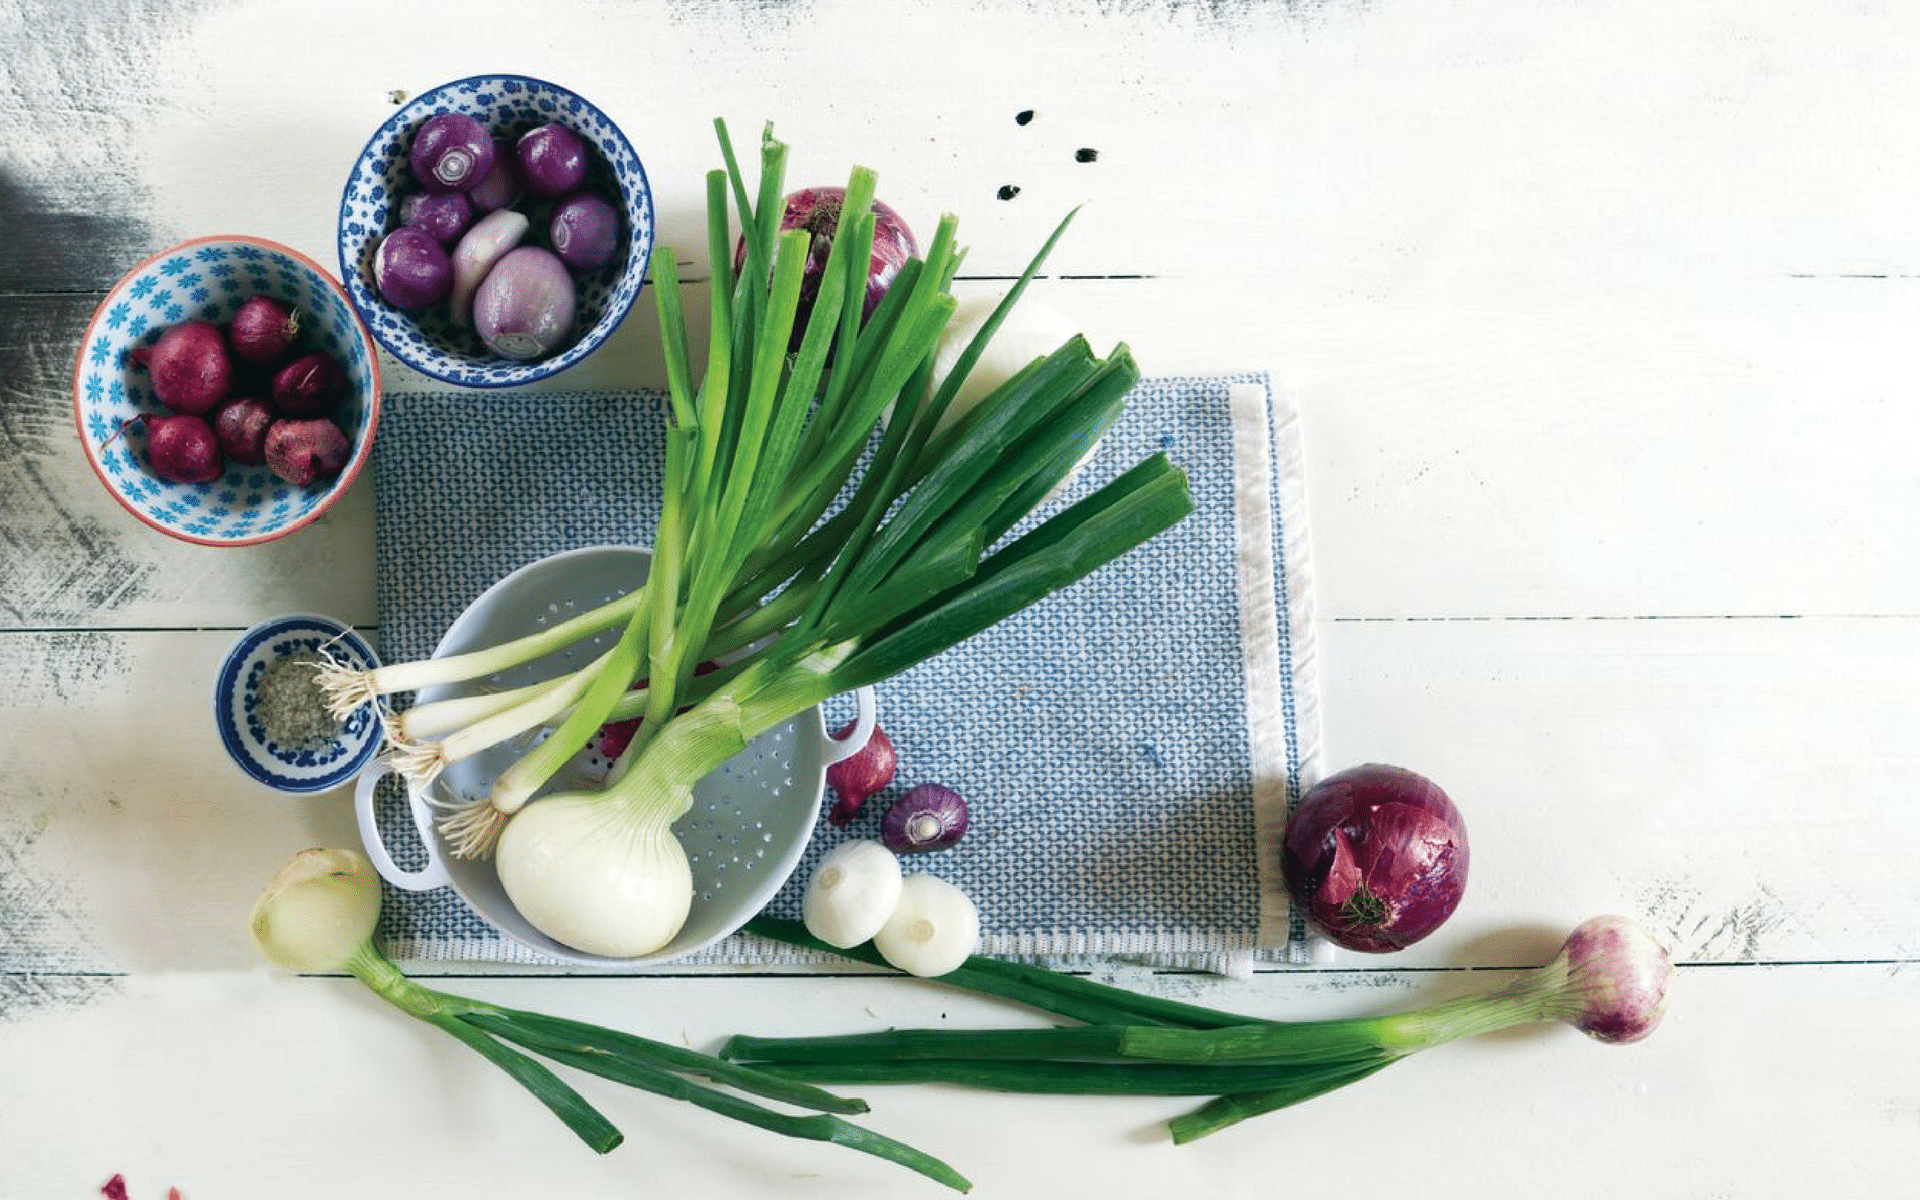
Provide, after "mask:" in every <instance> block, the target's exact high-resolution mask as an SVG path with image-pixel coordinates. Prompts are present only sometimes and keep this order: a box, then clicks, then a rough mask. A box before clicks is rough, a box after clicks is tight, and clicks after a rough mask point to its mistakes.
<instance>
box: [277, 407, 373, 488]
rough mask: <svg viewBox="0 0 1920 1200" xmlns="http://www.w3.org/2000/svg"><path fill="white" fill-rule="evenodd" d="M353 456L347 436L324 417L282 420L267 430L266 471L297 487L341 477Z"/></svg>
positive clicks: (351, 446) (285, 418)
mask: <svg viewBox="0 0 1920 1200" xmlns="http://www.w3.org/2000/svg"><path fill="white" fill-rule="evenodd" d="M352 453H353V444H352V443H351V442H349V441H347V435H346V434H344V433H342V432H340V427H339V426H338V425H335V424H334V423H333V422H332V421H329V420H327V419H325V418H324V417H317V418H313V419H311V420H296V419H292V418H288V417H282V418H281V419H280V420H278V421H275V422H274V423H273V427H272V428H270V429H268V430H267V469H268V470H270V471H272V472H273V473H274V474H275V475H278V476H279V477H280V478H282V479H284V480H286V481H287V482H288V483H291V484H293V485H294V486H295V487H305V486H306V485H308V484H310V483H313V482H315V481H316V480H321V479H330V478H332V477H333V476H335V475H338V474H339V473H340V468H341V467H344V466H346V465H347V459H348V458H349V457H350V456H351V455H352Z"/></svg>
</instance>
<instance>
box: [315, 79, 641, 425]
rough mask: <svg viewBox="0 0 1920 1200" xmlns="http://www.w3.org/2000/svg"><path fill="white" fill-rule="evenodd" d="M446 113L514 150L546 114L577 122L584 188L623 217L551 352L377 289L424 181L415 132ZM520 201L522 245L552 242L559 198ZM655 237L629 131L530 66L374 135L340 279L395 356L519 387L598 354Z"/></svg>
mask: <svg viewBox="0 0 1920 1200" xmlns="http://www.w3.org/2000/svg"><path fill="white" fill-rule="evenodd" d="M448 113H464V114H466V115H467V116H470V117H473V118H474V119H475V120H477V121H479V122H480V124H481V125H482V126H484V127H485V128H486V130H487V132H488V133H489V134H491V135H492V136H493V138H494V139H495V140H496V143H498V142H499V141H500V140H502V139H504V142H505V144H506V145H507V146H508V147H512V146H514V145H515V144H517V142H518V141H519V139H520V138H521V137H522V136H523V135H525V134H527V133H529V132H531V131H532V130H534V129H537V128H539V127H540V126H543V125H546V124H549V123H556V122H557V123H558V124H561V125H564V126H565V127H567V128H568V129H571V130H572V131H573V132H575V133H577V134H579V135H580V137H581V139H582V140H583V141H584V142H585V143H586V146H587V148H588V150H589V151H591V164H590V169H589V175H588V177H587V181H586V183H585V185H584V187H585V188H586V189H587V190H590V191H594V192H597V193H599V194H600V195H601V196H602V197H604V198H605V199H606V200H608V201H610V202H612V203H613V206H614V209H615V210H616V211H617V212H618V214H619V216H620V222H621V226H622V229H621V233H622V238H621V247H620V250H619V252H618V253H617V254H616V255H615V256H614V259H613V261H612V262H610V263H608V264H607V265H605V266H603V267H601V268H599V269H598V270H595V271H589V272H584V273H577V274H576V276H575V278H574V281H573V282H574V294H575V308H574V323H573V330H572V333H571V334H570V338H571V340H569V341H566V342H563V343H562V344H561V345H560V346H559V348H557V349H556V350H555V351H554V352H552V353H550V354H548V355H546V356H545V357H542V358H536V359H515V358H506V357H502V356H501V355H498V354H495V353H493V352H492V351H491V350H489V349H488V348H487V347H486V346H485V345H484V344H483V343H482V342H481V340H480V338H479V335H478V334H477V333H475V332H474V329H473V328H472V326H471V325H470V324H468V323H465V322H458V321H455V320H454V318H453V316H452V314H451V312H450V306H449V305H448V304H447V303H445V302H441V303H439V304H433V305H429V306H427V307H424V308H416V309H402V308H398V307H396V306H394V305H392V304H389V303H388V302H387V301H386V300H385V299H384V298H382V296H381V294H380V291H379V288H378V286H377V285H376V283H375V280H374V273H373V264H374V256H375V253H376V252H377V251H378V250H379V248H380V243H381V241H382V240H383V239H384V238H385V237H386V235H387V234H388V233H390V232H392V230H393V229H394V228H395V227H397V226H398V225H399V224H400V219H399V214H400V208H401V205H402V203H403V202H404V201H405V199H406V198H407V197H408V196H409V195H411V194H412V193H414V192H417V191H420V190H421V189H420V185H419V184H418V183H417V182H416V181H415V179H414V177H413V173H412V168H411V165H410V158H409V156H410V152H411V149H412V146H413V141H414V134H415V132H416V131H417V130H418V129H419V128H420V126H421V125H422V124H424V123H425V122H426V121H427V120H429V119H430V118H433V117H436V116H442V115H444V114H448ZM517 207H518V208H519V210H520V211H522V212H523V213H525V214H526V215H528V216H529V218H530V222H529V228H528V231H527V233H526V235H525V238H524V240H523V241H522V243H521V244H522V245H543V244H545V239H546V237H547V233H546V228H547V224H546V217H547V213H546V209H549V208H551V207H552V204H551V203H550V202H548V203H545V204H541V203H539V202H533V201H527V200H524V199H523V200H522V201H521V202H520V203H519V204H518V205H517ZM653 239H654V208H653V190H652V188H651V187H650V186H649V185H648V183H647V172H646V167H645V166H644V165H643V164H642V163H641V161H640V156H639V155H638V154H637V153H635V151H634V148H633V144H632V143H631V142H629V141H628V140H627V136H626V134H624V133H623V132H621V130H620V127H619V126H618V125H616V124H615V123H614V122H613V120H612V118H610V117H609V116H607V114H606V113H604V112H602V111H601V110H600V109H599V108H598V107H596V106H595V105H594V104H592V103H590V102H589V101H588V100H586V99H585V98H584V97H581V96H579V95H577V94H575V93H574V92H572V91H569V90H568V89H566V88H564V87H561V86H560V85H558V84H554V83H548V82H547V81H545V80H542V79H533V78H530V77H528V76H525V75H472V76H468V77H467V78H465V79H457V80H455V81H453V82H452V83H445V84H442V85H440V86H439V87H436V88H434V89H433V90H431V91H428V92H423V93H421V94H420V95H418V96H416V97H414V98H413V99H412V100H410V101H408V102H407V103H406V104H404V105H402V106H401V107H400V108H399V110H397V111H396V112H395V113H394V114H393V115H392V116H391V117H389V118H387V120H386V121H385V122H384V123H383V124H382V125H381V126H380V128H379V129H377V130H375V131H374V134H373V136H372V137H371V138H370V139H368V141H367V144H366V148H365V149H363V150H362V151H361V152H360V157H359V158H358V159H356V160H355V161H354V164H353V169H352V171H351V172H350V173H349V174H348V176H347V183H346V187H345V189H344V190H343V192H342V194H341V197H340V222H339V252H340V276H341V278H342V279H343V280H345V282H346V285H347V294H348V295H349V296H350V297H352V299H353V304H354V307H355V308H356V309H358V310H359V312H360V316H361V318H362V319H363V320H364V321H365V322H366V323H367V327H368V328H369V329H371V330H372V331H373V336H374V338H375V339H376V340H378V341H379V343H380V345H382V346H383V347H385V348H386V350H387V352H388V353H390V354H392V355H393V356H394V357H395V358H397V359H399V360H400V361H401V362H403V363H405V364H406V365H407V366H409V367H412V368H413V369H414V370H416V371H419V372H420V373H421V374H423V375H428V376H431V377H432V378H434V379H438V380H440V381H441V382H443V383H450V384H454V385H456V386H459V387H471V388H509V387H518V386H521V385H523V384H529V383H534V382H536V381H538V380H542V379H546V378H549V377H551V376H553V375H557V374H559V373H560V372H562V371H565V370H566V369H567V368H569V367H572V366H575V365H577V364H578V363H580V362H581V361H582V360H584V359H585V358H586V357H587V356H588V355H590V354H592V353H593V352H594V350H596V349H598V348H599V347H600V346H601V345H602V344H604V343H605V342H606V340H607V338H608V337H609V336H610V335H611V334H612V333H613V331H614V330H615V329H616V328H618V327H619V325H620V322H621V321H622V320H624V319H625V318H626V315H627V313H628V311H629V310H631V309H632V307H633V302H634V301H635V300H636V299H637V298H638V297H639V295H640V288H641V285H642V284H643V283H644V282H645V280H646V275H647V262H648V259H649V257H650V256H651V254H652V252H653ZM456 248H457V243H456Z"/></svg>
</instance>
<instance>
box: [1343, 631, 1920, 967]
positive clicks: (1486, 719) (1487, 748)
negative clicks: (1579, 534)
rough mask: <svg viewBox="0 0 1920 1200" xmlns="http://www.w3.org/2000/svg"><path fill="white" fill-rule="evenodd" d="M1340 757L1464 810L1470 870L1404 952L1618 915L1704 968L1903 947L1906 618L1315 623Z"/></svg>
mask: <svg viewBox="0 0 1920 1200" xmlns="http://www.w3.org/2000/svg"><path fill="white" fill-rule="evenodd" d="M1321 634H1322V635H1323V636H1322V640H1321V646H1320V655H1321V657H1320V670H1321V679H1322V681H1323V684H1324V689H1325V694H1324V699H1323V705H1322V712H1323V715H1324V717H1325V720H1326V729H1327V735H1326V744H1325V750H1326V753H1325V758H1324V761H1325V765H1326V767H1327V769H1328V770H1329V771H1333V770H1339V769H1342V768H1343V767H1346V766H1350V765H1353V764H1355V763H1359V762H1363V761H1386V762H1393V763H1398V764H1400V765H1402V766H1406V767H1410V768H1412V769H1414V770H1418V771H1421V772H1423V773H1425V774H1427V775H1429V776H1430V777H1431V778H1433V779H1434V780H1436V781H1437V782H1439V783H1440V784H1441V785H1442V786H1443V787H1445V788H1446V789H1447V790H1448V792H1449V793H1450V794H1451V795H1452V797H1453V798H1454V800H1455V802H1456V803H1457V804H1458V805H1459V806H1460V808H1461V810H1462V813H1463V815H1464V816H1465V818H1466V820H1467V822H1468V830H1469V836H1470V840H1471V843H1472V847H1473V862H1472V868H1471V882H1470V883H1469V886H1468V891H1467V895H1466V897H1465V899H1464V900H1463V901H1462V903H1461V906H1460V908H1459V910H1458V911H1457V912H1456V913H1455V914H1454V917H1453V918H1452V920H1451V921H1449V923H1448V924H1447V925H1445V926H1444V927H1442V929H1441V930H1440V931H1438V932H1437V933H1435V934H1434V935H1433V936H1432V937H1430V938H1429V939H1428V940H1427V941H1425V942H1422V943H1420V944H1419V945H1417V946H1415V947H1413V948H1412V949H1410V950H1409V951H1407V952H1405V954H1404V955H1401V956H1396V957H1401V958H1405V959H1408V960H1409V961H1413V962H1419V963H1448V962H1459V961H1473V962H1512V961H1525V960H1526V958H1525V954H1524V952H1522V953H1521V954H1520V957H1518V958H1517V959H1516V958H1515V957H1514V954H1515V952H1516V950H1517V949H1518V946H1517V945H1516V939H1519V940H1520V941H1522V942H1523V941H1524V939H1525V937H1526V936H1527V935H1528V934H1529V932H1530V931H1535V930H1538V929H1539V928H1540V927H1541V926H1542V925H1544V926H1545V927H1547V928H1550V929H1552V928H1560V927H1563V926H1571V925H1572V924H1573V923H1575V922H1577V921H1579V920H1581V919H1583V918H1585V917H1587V916H1590V915H1593V914H1595V913H1600V912H1609V911H1624V912H1627V913H1630V914H1633V915H1636V916H1638V917H1640V918H1641V919H1643V920H1645V921H1647V922H1648V923H1649V925H1650V927H1652V928H1654V929H1656V930H1658V931H1659V932H1660V934H1661V935H1662V936H1663V938H1664V939H1666V940H1667V941H1668V943H1669V944H1670V945H1672V946H1673V947H1674V949H1675V951H1676V953H1677V954H1678V955H1679V956H1680V957H1681V958H1682V959H1685V960H1689V961H1712V962H1740V961H1749V960H1756V959H1761V960H1786V961H1817V960H1826V959H1901V960H1907V961H1911V960H1912V959H1913V958H1914V957H1915V956H1916V954H1920V937H1917V935H1916V928H1920V927H1917V926H1916V923H1915V921H1914V914H1915V913H1916V912H1920V876H1916V875H1915V873H1914V872H1913V871H1911V870H1909V869H1907V868H1906V867H1905V866H1904V865H1900V864H1906V863H1910V862H1912V861H1914V860H1915V859H1916V857H1920V809H1917V808H1916V806H1915V805H1913V804H1912V803H1911V802H1910V800H1909V793H1910V790H1911V789H1910V788H1909V786H1908V780H1910V779H1911V778H1913V774H1914V770H1915V768H1916V765H1917V763H1916V746H1915V743H1914V738H1913V731H1914V730H1915V729H1920V623H1916V622H1914V621H1912V620H1895V619H1855V620H1846V619H1838V620H1764V621H1744V620H1737V621H1728V620H1647V621H1611V620H1605V621H1589V620H1577V619H1576V620H1552V621H1464V622H1461V621H1433V622H1426V621H1411V622H1401V621H1394V622H1355V623H1336V624H1333V625H1329V626H1322V628H1321Z"/></svg>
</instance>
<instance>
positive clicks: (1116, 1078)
mask: <svg viewBox="0 0 1920 1200" xmlns="http://www.w3.org/2000/svg"><path fill="white" fill-rule="evenodd" d="M755 1065H757V1066H758V1067H759V1068H760V1069H761V1070H762V1071H765V1072H766V1073H768V1074H770V1075H777V1076H780V1077H782V1078H786V1079H794V1080H806V1081H807V1082H810V1083H821V1084H883V1085H891V1084H902V1083H945V1084H952V1085H955V1086H957V1087H970V1088H979V1089H981V1090H984V1091H993V1092H1031V1093H1041V1094H1046V1095H1055V1096H1219V1095H1226V1094H1238V1093H1251V1092H1256V1091H1272V1090H1277V1089H1281V1088H1287V1089H1294V1090H1301V1089H1306V1088H1310V1087H1315V1086H1324V1085H1327V1084H1332V1085H1334V1086H1339V1085H1340V1084H1344V1083H1346V1082H1349V1081H1350V1076H1351V1075H1352V1074H1353V1071H1354V1068H1353V1066H1352V1064H1349V1063H1336V1064H1333V1065H1330V1066H1324V1065H1315V1066H1234V1067H1202V1066H1189V1065H1184V1064H1177V1063H1136V1062H1078V1061H1072V1060H1062V1059H1041V1060H1037V1061H1031V1062H1009V1061H1005V1060H1002V1059H940V1058H922V1059H911V1060H907V1061H902V1062H884V1061H879V1062H786V1061H777V1062H761V1063H756V1064H755Z"/></svg>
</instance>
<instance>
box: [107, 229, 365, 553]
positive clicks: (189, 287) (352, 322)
mask: <svg viewBox="0 0 1920 1200" xmlns="http://www.w3.org/2000/svg"><path fill="white" fill-rule="evenodd" d="M255 294H265V295H268V296H272V297H273V298H274V299H276V300H279V301H282V302H283V303H286V304H290V305H292V306H293V307H295V308H297V309H299V310H300V313H301V316H302V319H303V325H302V330H303V334H302V341H303V344H305V345H307V346H309V347H310V348H312V349H316V350H325V351H326V352H327V353H329V354H331V355H333V357H334V360H335V361H336V362H338V363H339V364H340V369H341V370H342V371H343V372H344V373H345V374H346V377H347V387H346V392H345V395H344V396H343V398H342V399H341V401H340V405H339V408H338V409H337V410H336V411H335V412H333V413H331V414H329V415H331V416H332V417H333V418H334V420H335V421H336V422H338V424H339V425H340V428H341V431H342V432H344V433H345V434H346V435H347V440H348V442H350V443H351V444H352V446H353V454H352V457H350V458H348V460H347V465H346V466H345V467H344V468H342V469H341V471H340V473H339V474H338V475H337V476H335V477H334V478H333V479H331V480H328V481H326V482H324V483H316V484H313V485H310V486H308V487H295V486H293V485H292V484H289V483H286V482H285V481H283V480H281V479H280V478H278V477H277V476H275V475H274V474H273V473H272V472H271V471H269V470H267V468H266V467H264V466H259V467H250V466H244V465H242V464H239V463H230V464H228V466H227V472H226V474H225V475H223V476H222V477H221V478H220V479H218V480H216V481H215V482H213V483H172V482H169V481H168V480H165V479H162V478H160V477H159V476H157V475H155V474H154V473H153V472H152V471H150V470H149V469H148V468H147V461H146V433H145V431H144V430H143V429H142V427H140V426H138V425H133V426H128V425H127V422H128V421H129V420H130V419H132V418H133V417H134V416H135V415H137V414H140V413H165V412H166V411H167V409H166V406H164V405H162V404H161V403H160V401H159V400H158V399H156V398H155V397H154V394H153V389H152V388H151V387H150V386H149V385H148V383H147V373H146V371H144V370H142V369H139V368H136V367H134V366H133V365H132V364H131V363H130V362H129V361H128V359H127V352H128V351H130V350H132V349H133V348H134V347H136V346H150V345H152V344H153V343H154V342H156V341H158V340H159V338H160V334H161V333H162V332H163V331H165V329H166V328H167V327H168V326H170V325H173V324H176V323H178V322H180V321H184V320H187V319H189V318H193V317H198V318H201V319H203V320H208V321H212V322H214V323H215V324H223V323H225V322H226V321H229V320H231V319H232V317H233V314H234V313H235V311H237V310H238V309H239V307H240V305H241V304H242V303H244V302H245V301H246V300H247V298H248V297H250V296H253V295H255ZM73 415H74V421H75V423H76V424H77V425H78V427H79V432H80V445H81V447H82V448H83V449H84V450H85V451H86V455H87V461H88V462H89V463H91V464H92V466H93V470H94V473H95V474H97V475H98V476H99V477H100V482H102V483H104V484H106V486H107V491H109V492H111V493H112V494H113V497H114V499H116V500H118V501H119V502H120V503H121V504H122V505H124V506H125V507H126V509H127V511H128V512H130V513H132V514H133V515H134V516H136V517H138V518H140V519H141V520H142V521H145V522H146V523H147V524H149V525H151V526H153V527H154V528H155V529H158V530H160V531H161V532H162V533H167V534H171V535H173V536H174V537H177V538H179V539H181V540H182V541H187V542H196V543H199V544H200V545H203V546H251V545H254V544H256V543H259V542H267V541H272V540H273V539H274V538H279V537H285V536H286V535H287V534H289V533H292V532H293V531H294V530H296V529H299V528H301V527H302V526H304V525H307V524H309V523H311V522H312V521H314V520H315V519H316V518H318V517H319V516H320V514H321V513H323V512H325V511H326V510H327V509H328V507H330V506H331V505H332V504H333V502H334V501H335V500H337V499H339V497H340V496H341V495H342V494H343V493H345V492H346V490H347V488H348V487H350V486H351V485H352V483H353V481H354V478H355V477H356V476H358V475H359V474H360V469H361V468H362V467H363V466H365V465H366V462H367V459H368V457H369V456H370V452H371V448H372V446H373V431H374V427H375V425H377V424H378V423H379V420H380V362H379V355H378V353H377V351H376V350H375V347H374V344H373V340H372V339H371V338H369V337H368V336H367V330H366V327H365V326H363V325H362V324H361V323H360V320H359V318H357V317H356V316H354V313H353V307H352V306H351V305H349V304H348V303H347V297H346V293H344V292H343V291H341V289H340V285H339V284H338V283H336V282H334V280H333V277H332V276H330V275H328V274H327V272H326V271H325V270H324V269H323V268H322V267H321V266H320V264H318V263H316V262H314V261H313V260H312V259H310V258H308V257H306V256H305V255H303V254H301V253H299V252H298V251H296V250H292V249H289V248H288V247H286V246H282V245H280V244H279V243H278V242H270V241H267V240H266V239H265V238H256V237H247V236H245V235H226V236H218V237H203V238H196V239H194V240H193V241H190V242H182V243H181V244H180V245H178V246H174V247H173V248H171V249H169V250H163V251H161V252H160V253H159V254H156V255H154V256H153V257H152V258H149V259H147V260H146V261H145V262H142V263H141V264H140V265H139V266H136V267H134V268H133V269H132V270H131V271H128V272H127V273H126V275H125V276H123V277H122V278H121V280H120V282H118V283H116V284H114V286H113V290H112V291H110V292H108V293H107V298H106V299H105V300H102V301H101V302H100V306H99V307H98V308H96V309H95V310H94V313H93V320H92V321H91V322H89V323H88V325H87V332H86V335H85V336H84V337H82V338H81V340H80V351H79V354H78V355H76V356H75V359H74V366H73ZM123 427H125V428H124V431H123Z"/></svg>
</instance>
